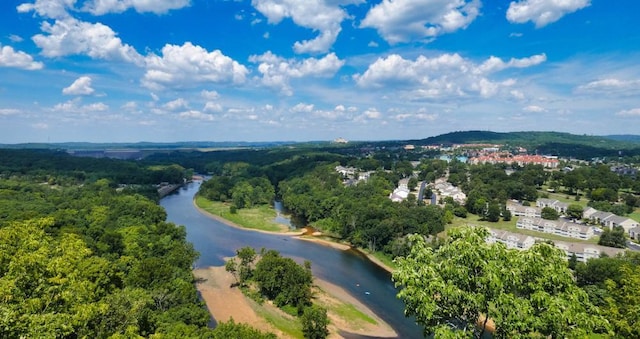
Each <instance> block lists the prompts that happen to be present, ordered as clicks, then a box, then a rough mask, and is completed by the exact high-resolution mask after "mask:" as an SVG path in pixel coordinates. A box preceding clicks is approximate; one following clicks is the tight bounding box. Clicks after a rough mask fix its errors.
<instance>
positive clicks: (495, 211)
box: [485, 202, 500, 222]
mask: <svg viewBox="0 0 640 339" xmlns="http://www.w3.org/2000/svg"><path fill="white" fill-rule="evenodd" d="M485 217H486V219H487V221H490V222H498V221H499V220H500V205H498V204H497V203H495V202H492V203H490V204H489V208H488V209H487V214H486V216H485Z"/></svg>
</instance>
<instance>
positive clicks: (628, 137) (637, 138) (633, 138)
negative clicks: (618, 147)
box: [604, 134, 640, 144]
mask: <svg viewBox="0 0 640 339" xmlns="http://www.w3.org/2000/svg"><path fill="white" fill-rule="evenodd" d="M604 137H605V138H608V139H611V140H617V141H627V142H633V143H639V144H640V135H633V134H615V135H605V136H604Z"/></svg>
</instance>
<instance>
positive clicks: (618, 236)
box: [598, 226, 627, 248]
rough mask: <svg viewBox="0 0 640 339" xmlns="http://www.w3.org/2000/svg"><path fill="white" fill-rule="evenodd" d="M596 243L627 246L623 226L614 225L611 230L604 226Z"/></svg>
mask: <svg viewBox="0 0 640 339" xmlns="http://www.w3.org/2000/svg"><path fill="white" fill-rule="evenodd" d="M598 245H602V246H609V247H617V248H625V247H627V239H626V237H625V232H624V228H622V226H616V227H614V228H613V230H610V229H608V228H605V229H604V230H603V231H602V234H601V235H600V239H599V240H598Z"/></svg>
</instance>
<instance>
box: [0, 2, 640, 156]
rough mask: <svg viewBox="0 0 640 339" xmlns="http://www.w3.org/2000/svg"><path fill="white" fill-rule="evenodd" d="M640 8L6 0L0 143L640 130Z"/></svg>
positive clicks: (0, 27)
mask: <svg viewBox="0 0 640 339" xmlns="http://www.w3.org/2000/svg"><path fill="white" fill-rule="evenodd" d="M638 11H640V3H639V2H637V1H633V0H622V1H619V2H616V3H615V4H613V3H608V2H605V1H591V0H577V1H570V2H569V1H554V2H551V1H542V0H516V1H510V2H508V3H506V2H505V3H499V4H496V3H495V2H489V1H486V0H485V1H481V0H457V1H449V0H396V1H393V2H392V1H389V0H375V1H365V0H309V1H295V0H233V1H232V0H213V1H205V0H157V1H155V2H154V3H153V6H151V5H149V4H148V2H147V1H141V0H130V1H100V0H14V1H3V2H1V3H0V143H2V144H22V143H49V144H56V143H67V142H87V143H137V142H151V143H175V142H185V141H184V140H210V141H200V142H248V143H257V142H260V143H262V142H281V141H282V142H296V143H297V142H318V141H331V140H335V139H337V138H340V137H341V138H345V139H347V140H349V141H394V140H415V139H424V138H427V137H429V136H437V135H441V134H446V133H450V132H451V131H468V130H487V131H494V132H501V133H505V132H517V131H523V130H529V131H557V132H564V133H571V134H575V135H583V134H586V135H591V136H606V135H625V134H628V135H637V134H638V131H637V126H638V125H639V123H640V65H638V63H637V60H638V59H640V27H638V25H636V24H635V21H636V18H635V17H636V16H635V15H634V13H637V12H638ZM143 27H144V29H142V28H143ZM150 32H152V33H150ZM69 140H76V141H69ZM77 140H83V141H77ZM140 140H148V141H140ZM283 140H290V141H283Z"/></svg>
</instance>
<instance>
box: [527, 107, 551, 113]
mask: <svg viewBox="0 0 640 339" xmlns="http://www.w3.org/2000/svg"><path fill="white" fill-rule="evenodd" d="M522 110H523V111H525V112H529V113H542V112H546V111H547V110H546V109H545V108H544V107H540V106H536V105H530V106H527V107H524V108H522Z"/></svg>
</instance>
